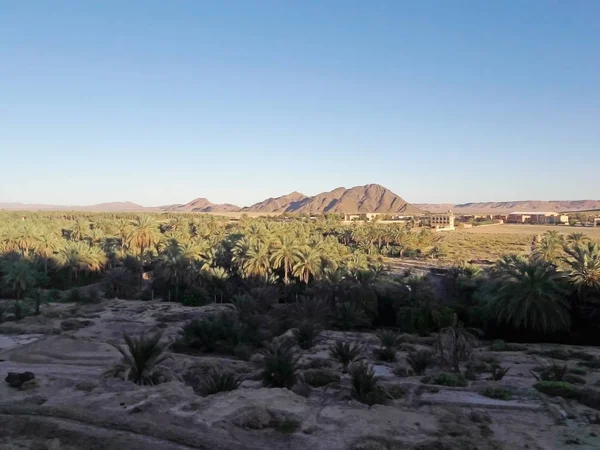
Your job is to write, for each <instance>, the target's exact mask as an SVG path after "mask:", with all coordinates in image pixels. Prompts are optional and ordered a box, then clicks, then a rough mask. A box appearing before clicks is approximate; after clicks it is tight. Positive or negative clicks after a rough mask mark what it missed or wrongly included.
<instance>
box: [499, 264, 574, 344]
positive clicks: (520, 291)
mask: <svg viewBox="0 0 600 450" xmlns="http://www.w3.org/2000/svg"><path fill="white" fill-rule="evenodd" d="M498 286H499V287H498V289H497V290H496V292H495V294H494V296H493V308H494V310H495V311H496V314H497V320H498V322H500V323H506V324H509V325H511V326H513V327H515V328H529V329H532V330H534V331H538V332H541V333H547V332H554V331H561V330H566V329H568V328H569V326H570V316H569V304H568V302H567V301H566V299H565V294H566V291H565V289H564V288H563V287H562V286H561V284H560V277H559V274H558V273H557V272H556V270H555V269H554V267H553V266H552V265H551V264H549V263H547V262H545V261H539V260H534V261H531V262H519V263H517V264H515V266H514V267H512V268H509V269H508V270H507V271H506V272H505V273H504V274H503V275H502V276H501V277H500V278H499V283H498Z"/></svg>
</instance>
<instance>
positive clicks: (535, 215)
mask: <svg viewBox="0 0 600 450" xmlns="http://www.w3.org/2000/svg"><path fill="white" fill-rule="evenodd" d="M506 222H507V223H532V224H548V225H557V224H561V223H569V216H567V215H564V214H559V213H556V212H540V211H536V212H520V211H514V212H511V213H510V214H509V215H508V217H507V218H506Z"/></svg>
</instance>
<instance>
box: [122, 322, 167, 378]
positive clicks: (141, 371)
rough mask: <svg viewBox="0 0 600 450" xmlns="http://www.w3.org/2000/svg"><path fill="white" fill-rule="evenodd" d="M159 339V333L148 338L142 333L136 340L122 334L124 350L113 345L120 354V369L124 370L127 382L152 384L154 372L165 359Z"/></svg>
mask: <svg viewBox="0 0 600 450" xmlns="http://www.w3.org/2000/svg"><path fill="white" fill-rule="evenodd" d="M161 338H162V333H161V332H159V333H157V334H155V335H153V336H149V337H146V334H145V333H142V334H141V335H140V337H138V338H132V337H131V336H129V335H128V334H127V333H125V334H123V339H124V340H125V344H126V346H125V348H123V347H122V346H120V345H115V348H116V349H117V350H119V352H120V353H121V356H122V359H121V365H120V368H122V369H124V370H125V372H126V374H125V377H126V378H127V379H128V380H131V381H133V382H134V383H136V384H141V385H144V384H154V383H153V375H154V371H155V370H156V368H157V367H159V365H160V363H162V362H163V361H164V360H165V359H167V355H165V354H164V351H165V349H166V345H165V344H161V343H160V340H161Z"/></svg>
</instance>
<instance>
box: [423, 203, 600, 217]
mask: <svg viewBox="0 0 600 450" xmlns="http://www.w3.org/2000/svg"><path fill="white" fill-rule="evenodd" d="M416 206H418V207H419V208H421V209H423V210H426V211H429V212H445V211H448V209H451V210H452V211H454V213H455V214H475V213H480V214H504V213H509V212H512V211H540V212H541V211H548V212H552V211H554V212H563V211H565V212H566V211H573V212H576V211H589V210H594V209H600V200H564V201H563V200H551V201H542V200H521V201H514V202H479V203H460V204H456V205H453V204H447V203H444V204H418V205H416Z"/></svg>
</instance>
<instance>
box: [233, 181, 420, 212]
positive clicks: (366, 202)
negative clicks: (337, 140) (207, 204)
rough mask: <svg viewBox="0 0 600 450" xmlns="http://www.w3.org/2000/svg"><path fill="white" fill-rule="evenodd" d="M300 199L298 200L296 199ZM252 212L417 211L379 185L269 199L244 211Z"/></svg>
mask: <svg viewBox="0 0 600 450" xmlns="http://www.w3.org/2000/svg"><path fill="white" fill-rule="evenodd" d="M300 196H301V197H300ZM244 211H256V212H279V213H282V212H303V213H313V214H320V213H327V212H335V213H366V212H379V213H402V214H419V213H420V212H421V211H420V210H419V209H418V208H416V207H414V206H412V205H410V204H409V203H407V202H406V201H405V200H403V199H402V198H401V197H399V196H397V195H396V194H394V193H393V192H392V191H390V190H389V189H387V188H385V187H383V186H381V185H379V184H367V185H364V186H354V187H352V188H350V189H346V188H345V187H338V188H335V189H333V190H332V191H329V192H323V193H321V194H317V195H315V196H312V197H306V196H304V195H303V194H300V193H299V192H292V193H291V194H288V195H284V196H282V197H277V198H270V199H267V200H265V201H263V202H260V203H256V204H254V205H252V206H249V207H247V208H244Z"/></svg>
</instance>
